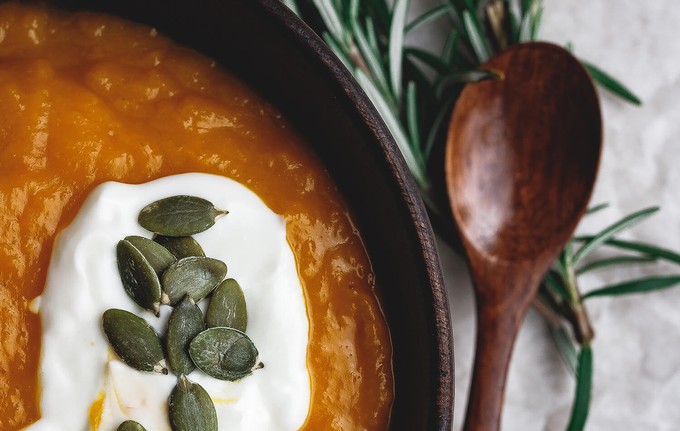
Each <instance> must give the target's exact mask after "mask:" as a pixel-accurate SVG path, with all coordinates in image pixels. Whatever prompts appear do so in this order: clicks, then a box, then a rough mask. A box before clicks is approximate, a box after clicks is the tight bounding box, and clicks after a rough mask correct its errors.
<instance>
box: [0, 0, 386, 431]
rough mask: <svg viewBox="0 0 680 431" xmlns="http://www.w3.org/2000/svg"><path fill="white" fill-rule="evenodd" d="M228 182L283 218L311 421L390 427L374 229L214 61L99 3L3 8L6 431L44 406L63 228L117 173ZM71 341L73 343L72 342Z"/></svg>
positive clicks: (298, 143)
mask: <svg viewBox="0 0 680 431" xmlns="http://www.w3.org/2000/svg"><path fill="white" fill-rule="evenodd" d="M185 172H204V173H212V174H219V175H223V176H226V177H230V178H232V179H234V180H237V181H239V182H240V183H242V184H244V185H246V186H247V187H248V188H250V189H251V190H253V191H254V192H255V193H257V194H258V195H259V196H260V197H261V198H262V199H263V200H264V202H265V203H266V204H267V205H268V206H269V207H270V208H271V209H272V210H273V211H275V212H276V213H278V214H281V215H282V216H283V217H284V218H285V220H286V231H287V239H288V242H289V244H290V245H291V248H292V250H293V253H294V254H295V258H296V262H297V267H298V274H299V277H300V279H301V282H302V286H303V290H304V295H305V300H306V305H307V314H308V318H309V322H310V334H309V346H308V350H307V365H308V369H309V372H310V376H311V389H312V397H311V405H310V410H309V415H308V417H307V421H306V423H305V425H304V426H303V428H302V429H305V430H315V431H317V430H336V429H337V430H384V429H386V428H387V427H388V424H389V413H390V408H391V403H392V398H393V382H392V369H391V346H390V340H389V333H388V329H387V326H386V322H385V318H384V316H383V314H382V312H381V309H380V305H379V303H378V300H377V298H376V293H375V280H374V275H373V273H372V269H371V264H370V261H369V259H368V257H367V256H366V252H365V250H364V247H363V244H362V241H361V237H360V236H359V233H358V232H357V230H356V228H355V227H354V224H353V223H352V218H351V215H350V214H349V212H348V210H347V207H346V205H345V203H344V202H343V199H342V198H341V197H340V195H339V193H338V191H337V189H336V187H335V186H334V184H333V182H332V180H331V179H330V177H329V175H328V173H327V172H326V171H325V170H324V168H323V166H321V164H320V163H319V161H318V160H317V159H316V157H315V156H314V155H313V154H312V153H311V151H310V149H309V148H307V147H306V145H305V144H304V142H302V140H301V139H300V137H299V136H298V135H297V134H296V132H295V131H294V130H293V129H292V128H291V127H290V126H289V125H288V124H287V123H286V121H285V120H284V119H282V118H281V115H280V114H279V112H278V111H277V110H276V109H275V108H273V107H272V106H271V105H269V104H268V103H266V102H264V101H263V100H261V99H260V98H259V97H258V96H257V95H256V94H255V93H253V92H252V91H251V90H250V89H248V88H247V87H245V86H244V85H243V84H242V83H241V82H239V81H238V80H237V79H235V78H234V77H233V76H231V75H229V74H228V73H226V72H224V71H223V70H221V69H220V68H219V67H217V66H216V65H215V64H214V62H212V61H211V60H209V59H207V58H204V57H202V56H200V55H199V54H197V53H195V52H192V51H191V50H188V49H186V48H182V47H179V46H177V45H174V44H173V43H171V42H170V41H168V40H167V39H165V38H163V37H161V36H159V35H157V34H156V32H155V31H154V30H152V29H150V28H148V27H145V26H141V25H137V24H132V23H129V22H125V21H122V20H119V19H117V18H113V17H108V16H104V15H99V14H89V13H82V14H68V15H67V14H63V13H59V12H54V11H49V10H46V9H43V8H38V7H33V6H24V5H18V4H14V3H6V4H2V5H0V337H1V338H0V339H1V344H0V430H17V429H21V428H22V427H24V426H26V425H28V424H30V423H32V422H34V421H36V420H37V419H38V418H39V417H40V411H39V406H38V402H37V400H38V397H39V395H40V379H39V377H38V362H39V357H40V348H41V347H40V339H41V327H40V317H39V316H38V315H36V314H33V313H31V312H30V311H29V303H30V301H31V300H32V299H33V298H35V297H36V296H38V295H40V294H41V291H42V289H43V287H44V284H45V278H46V272H47V267H48V264H49V260H50V254H51V251H52V246H53V242H54V239H55V236H56V235H57V234H58V233H59V232H60V230H61V229H62V228H64V227H65V226H67V225H68V224H69V222H70V221H71V220H72V219H73V217H74V216H75V214H76V213H77V212H78V210H79V208H80V206H81V204H82V202H83V201H84V199H85V198H86V197H87V195H88V193H89V192H90V191H91V190H92V189H93V187H95V186H96V185H98V184H100V183H102V182H105V181H110V180H114V181H121V182H126V183H143V182H147V181H150V180H153V179H157V178H160V177H164V176H168V175H173V174H178V173H185ZM65 348H67V346H65Z"/></svg>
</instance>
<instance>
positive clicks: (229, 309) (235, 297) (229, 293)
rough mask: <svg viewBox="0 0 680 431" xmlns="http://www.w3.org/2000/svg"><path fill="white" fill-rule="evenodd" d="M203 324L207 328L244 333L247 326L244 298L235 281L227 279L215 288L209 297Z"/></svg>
mask: <svg viewBox="0 0 680 431" xmlns="http://www.w3.org/2000/svg"><path fill="white" fill-rule="evenodd" d="M205 322H206V324H207V325H208V327H209V328H215V327H218V326H222V327H228V328H234V329H238V330H239V331H241V332H246V327H247V326H248V311H247V309H246V298H245V297H244V296H243V290H242V289H241V286H239V284H238V282H237V281H236V280H234V279H233V278H229V279H226V280H224V281H223V282H222V284H220V285H219V286H217V288H216V289H215V291H214V292H213V294H212V296H211V297H210V305H208V310H207V311H206V314H205Z"/></svg>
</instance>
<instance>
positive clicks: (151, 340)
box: [102, 308, 168, 374]
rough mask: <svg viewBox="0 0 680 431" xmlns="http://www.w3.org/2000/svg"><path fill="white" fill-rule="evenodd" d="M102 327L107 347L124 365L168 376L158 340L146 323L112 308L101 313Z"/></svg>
mask: <svg viewBox="0 0 680 431" xmlns="http://www.w3.org/2000/svg"><path fill="white" fill-rule="evenodd" d="M102 323H103V327H104V334H106V338H107V339H108V340H109V344H111V347H112V348H113V351H114V352H116V355H118V357H119V358H120V359H121V360H122V361H123V362H124V363H126V364H127V365H129V366H131V367H132V368H134V369H136V370H139V371H147V372H157V373H163V374H168V368H167V366H166V364H165V359H164V358H163V346H162V345H161V340H160V339H159V338H158V335H157V334H156V332H155V331H154V330H153V328H152V327H151V325H149V324H148V323H147V322H146V320H144V319H142V318H141V317H139V316H136V315H135V314H132V313H130V312H129V311H125V310H118V309H113V308H112V309H109V310H106V311H105V312H104V316H103V317H102Z"/></svg>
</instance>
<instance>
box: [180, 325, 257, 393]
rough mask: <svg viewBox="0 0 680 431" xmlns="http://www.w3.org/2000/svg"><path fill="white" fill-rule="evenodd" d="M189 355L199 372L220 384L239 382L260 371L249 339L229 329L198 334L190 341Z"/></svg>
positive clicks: (216, 329) (254, 349)
mask: <svg viewBox="0 0 680 431" xmlns="http://www.w3.org/2000/svg"><path fill="white" fill-rule="evenodd" d="M189 355H191V359H192V360H193V361H194V363H195V364H196V366H197V367H198V368H199V369H200V370H201V371H203V372H204V373H206V374H208V375H209V376H212V377H215V378H216V379H220V380H230V381H235V380H239V379H242V378H243V377H246V376H248V375H250V374H252V372H253V370H256V369H258V368H262V367H263V365H262V362H260V361H259V353H258V351H257V349H256V348H255V345H254V344H253V342H252V341H251V340H250V338H248V336H247V335H246V334H244V333H243V332H241V331H239V330H237V329H233V328H210V329H206V330H205V331H203V332H201V333H200V334H198V335H197V336H196V338H194V339H193V340H192V341H191V345H190V346H189Z"/></svg>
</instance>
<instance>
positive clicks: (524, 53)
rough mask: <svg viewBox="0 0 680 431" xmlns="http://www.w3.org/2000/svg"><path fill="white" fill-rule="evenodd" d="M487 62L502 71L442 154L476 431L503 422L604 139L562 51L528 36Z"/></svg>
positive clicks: (579, 70) (594, 103) (463, 105)
mask: <svg viewBox="0 0 680 431" xmlns="http://www.w3.org/2000/svg"><path fill="white" fill-rule="evenodd" d="M483 67H485V68H492V69H496V70H498V71H500V72H502V73H503V75H504V78H503V79H500V80H496V81H484V82H480V83H476V84H470V85H468V86H467V87H466V88H465V89H464V91H463V92H462V94H461V96H460V98H459V99H458V102H457V104H456V107H455V110H454V113H453V117H452V120H451V125H450V130H449V138H448V143H447V153H446V176H447V187H448V192H449V196H450V200H451V207H452V210H453V214H454V217H455V219H456V222H457V226H458V229H459V231H460V234H461V238H462V240H463V244H464V247H465V250H466V253H467V257H468V261H469V264H470V268H471V272H472V278H473V283H474V286H475V296H476V301H477V311H478V324H477V328H478V335H477V349H476V356H475V368H474V374H473V379H472V386H471V390H470V398H469V401H468V411H467V416H466V425H465V428H466V429H467V430H474V431H488V430H497V429H498V428H499V427H500V418H501V411H502V403H503V391H504V386H505V380H506V374H507V368H508V364H509V361H510V356H511V353H512V346H513V343H514V340H515V336H516V334H517V331H518V329H519V326H520V324H521V322H522V320H523V318H524V315H525V314H526V311H527V308H528V306H529V304H530V302H531V300H532V298H533V297H534V295H535V294H536V291H537V288H538V286H539V284H540V282H541V279H542V278H543V275H544V274H545V272H546V271H547V270H548V269H549V267H550V265H551V264H552V263H553V261H554V260H555V258H556V257H557V255H558V254H559V252H560V250H561V249H562V248H563V247H564V245H565V244H566V242H567V241H568V240H569V238H570V236H571V235H572V233H573V231H574V229H575V227H576V224H577V223H578V221H579V219H580V218H581V217H582V215H583V213H584V211H585V208H586V205H587V203H588V200H589V199H590V195H591V191H592V188H593V184H594V181H595V176H596V173H597V169H598V165H599V160H600V147H601V134H602V132H601V119H600V108H599V102H598V99H597V95H596V93H595V89H594V87H593V84H592V82H591V80H590V78H589V76H588V74H587V72H586V71H585V70H584V69H583V67H582V66H581V65H580V64H579V63H578V61H577V60H576V59H575V58H574V57H573V56H572V55H571V54H570V53H569V52H568V51H566V50H564V49H562V48H560V47H558V46H555V45H551V44H547V43H528V44H523V45H518V46H515V47H513V48H510V49H509V50H507V51H505V52H504V53H502V54H501V55H499V56H497V57H495V58H493V59H492V60H490V61H489V62H488V63H487V64H485V65H484V66H483Z"/></svg>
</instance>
